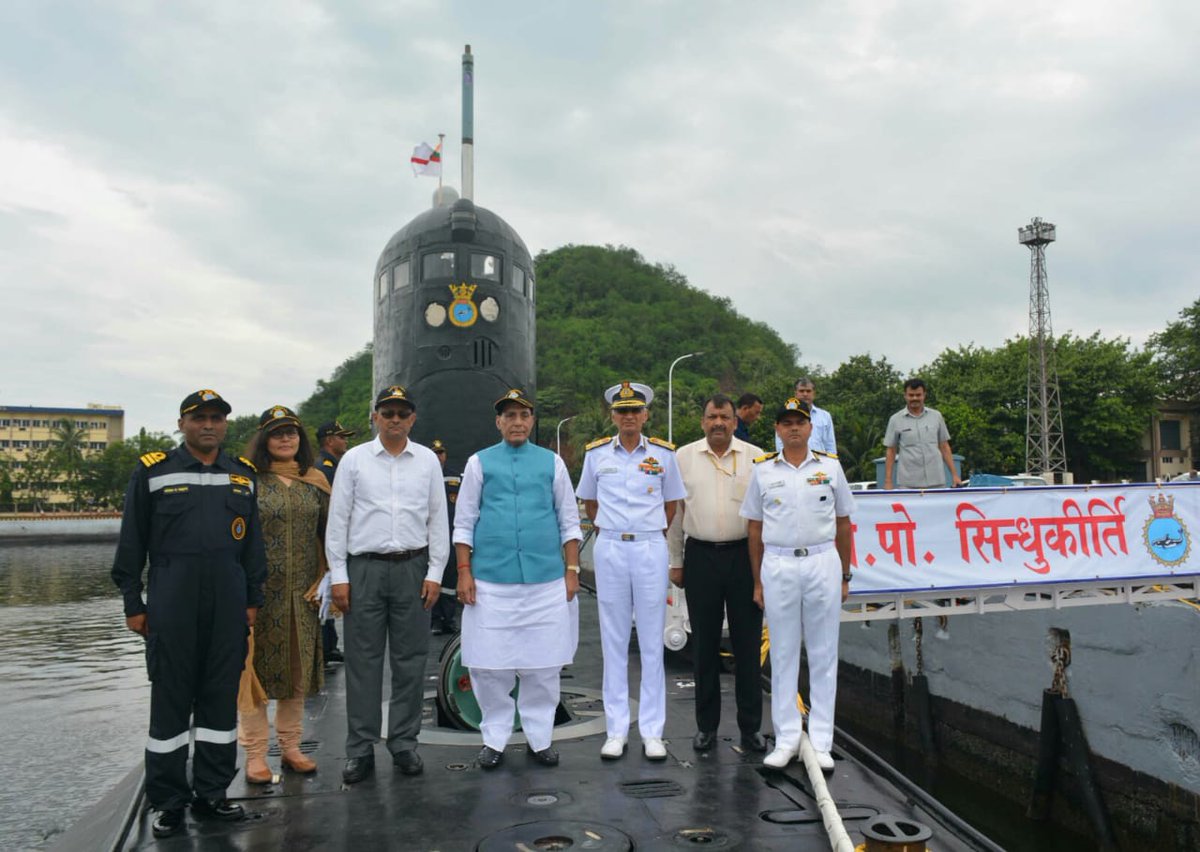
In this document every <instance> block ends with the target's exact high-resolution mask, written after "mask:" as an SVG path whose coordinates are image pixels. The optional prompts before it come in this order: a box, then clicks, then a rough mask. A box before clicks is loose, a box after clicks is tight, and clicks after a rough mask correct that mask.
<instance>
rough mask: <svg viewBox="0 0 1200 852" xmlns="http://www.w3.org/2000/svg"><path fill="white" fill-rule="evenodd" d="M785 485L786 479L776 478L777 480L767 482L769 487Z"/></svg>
mask: <svg viewBox="0 0 1200 852" xmlns="http://www.w3.org/2000/svg"><path fill="white" fill-rule="evenodd" d="M783 486H784V481H783V480H782V479H779V480H776V481H775V482H768V483H767V487H768V488H782V487H783Z"/></svg>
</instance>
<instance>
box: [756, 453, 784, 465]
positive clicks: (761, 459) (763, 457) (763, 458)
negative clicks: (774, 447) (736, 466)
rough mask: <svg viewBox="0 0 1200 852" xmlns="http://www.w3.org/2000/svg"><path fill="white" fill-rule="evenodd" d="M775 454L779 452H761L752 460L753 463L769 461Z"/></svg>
mask: <svg viewBox="0 0 1200 852" xmlns="http://www.w3.org/2000/svg"><path fill="white" fill-rule="evenodd" d="M777 455H779V453H763V454H762V455H761V456H759V457H758V458H756V459H755V460H754V463H755V464H758V463H759V462H765V461H770V460H771V459H773V458H775V456H777Z"/></svg>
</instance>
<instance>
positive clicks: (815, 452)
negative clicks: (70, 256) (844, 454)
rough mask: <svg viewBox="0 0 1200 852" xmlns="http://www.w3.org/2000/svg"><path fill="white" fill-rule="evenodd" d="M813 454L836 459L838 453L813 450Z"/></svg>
mask: <svg viewBox="0 0 1200 852" xmlns="http://www.w3.org/2000/svg"><path fill="white" fill-rule="evenodd" d="M813 455H814V456H820V457H821V458H826V459H836V458H837V453H827V452H824V451H823V450H813Z"/></svg>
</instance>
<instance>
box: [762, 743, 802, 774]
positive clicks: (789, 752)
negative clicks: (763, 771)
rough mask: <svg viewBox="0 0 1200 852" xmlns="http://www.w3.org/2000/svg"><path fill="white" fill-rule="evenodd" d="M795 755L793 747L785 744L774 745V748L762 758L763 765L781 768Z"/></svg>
mask: <svg viewBox="0 0 1200 852" xmlns="http://www.w3.org/2000/svg"><path fill="white" fill-rule="evenodd" d="M795 756H796V750H795V749H794V748H788V747H786V746H776V747H775V750H774V751H773V752H771V753H770V754H768V755H767V756H766V757H764V758H763V766H769V767H771V768H772V769H783V768H784V767H785V766H787V765H788V764H789V763H791V762H792V758H794V757H795Z"/></svg>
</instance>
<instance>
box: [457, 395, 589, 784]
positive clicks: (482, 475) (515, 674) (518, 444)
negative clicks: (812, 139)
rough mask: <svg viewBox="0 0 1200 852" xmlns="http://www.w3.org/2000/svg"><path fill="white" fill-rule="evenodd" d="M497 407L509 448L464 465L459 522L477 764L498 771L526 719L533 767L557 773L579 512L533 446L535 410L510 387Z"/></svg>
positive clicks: (561, 473) (555, 462) (561, 474)
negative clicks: (517, 724) (516, 719)
mask: <svg viewBox="0 0 1200 852" xmlns="http://www.w3.org/2000/svg"><path fill="white" fill-rule="evenodd" d="M495 406H496V428H497V429H498V430H499V431H500V436H501V438H502V439H503V440H501V441H500V442H499V443H498V444H495V445H493V446H491V447H488V448H487V449H484V450H480V451H479V452H477V453H475V454H474V455H473V456H471V457H470V458H469V459H467V466H466V467H465V468H464V469H463V475H462V485H461V487H460V488H459V491H458V500H457V501H456V504H455V505H456V507H457V509H456V515H455V521H454V550H455V553H456V554H457V557H458V597H459V599H460V600H461V601H462V602H463V604H465V608H464V609H463V616H462V660H463V665H465V666H467V667H468V668H469V669H470V670H471V688H472V690H473V691H474V693H475V697H476V698H477V699H478V701H479V709H480V710H481V711H482V713H483V719H482V721H481V722H480V725H479V730H480V733H481V734H483V748H482V749H481V750H480V752H479V758H478V761H479V766H480V768H482V769H495V768H496V767H497V766H499V765H500V764H501V763H502V762H503V760H504V747H505V746H506V745H508V740H509V738H510V737H511V736H512V729H513V711H514V710H519V711H520V713H521V727H522V729H523V730H524V732H525V738H526V741H527V742H528V743H529V756H530V758H532V759H533V760H535V761H537V762H538V763H540V764H542V765H543V766H557V765H558V752H557V751H555V750H554V749H553V748H551V745H550V742H551V739H552V738H553V735H554V714H555V711H556V710H557V709H558V699H559V674H560V672H561V671H562V667H563V666H565V665H569V664H570V663H571V661H572V660H573V659H574V658H575V645H576V642H575V641H574V639H575V638H577V637H578V635H579V633H578V623H579V622H578V611H577V608H576V606H572V604H571V602H572V601H573V600H574V598H575V593H576V592H577V591H578V590H579V542H580V540H581V539H582V538H583V535H582V534H581V533H580V531H579V509H578V507H577V506H576V504H575V493H574V491H573V490H572V488H571V478H570V476H568V475H567V466H566V465H565V464H563V460H562V459H561V458H559V457H558V456H557V455H555V454H554V453H552V452H550V451H549V450H547V449H544V448H542V447H539V446H537V445H536V444H534V443H533V442H531V441H530V440H529V438H530V436H531V435H532V434H533V424H534V415H533V403H532V402H531V401H530V400H529V399H528V398H526V396H525V394H524V392H522V391H521V390H519V389H516V388H513V389H512V390H510V391H509V392H508V393H506V394H505V395H504V396H502V397H501V398H500V399H498V400H496V403H495ZM564 561H565V566H564ZM518 678H519V679H520V692H519V694H518V696H517V700H516V701H515V702H514V701H513V698H512V691H513V685H514V684H515V682H516V681H517V679H518ZM514 705H515V706H514Z"/></svg>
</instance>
